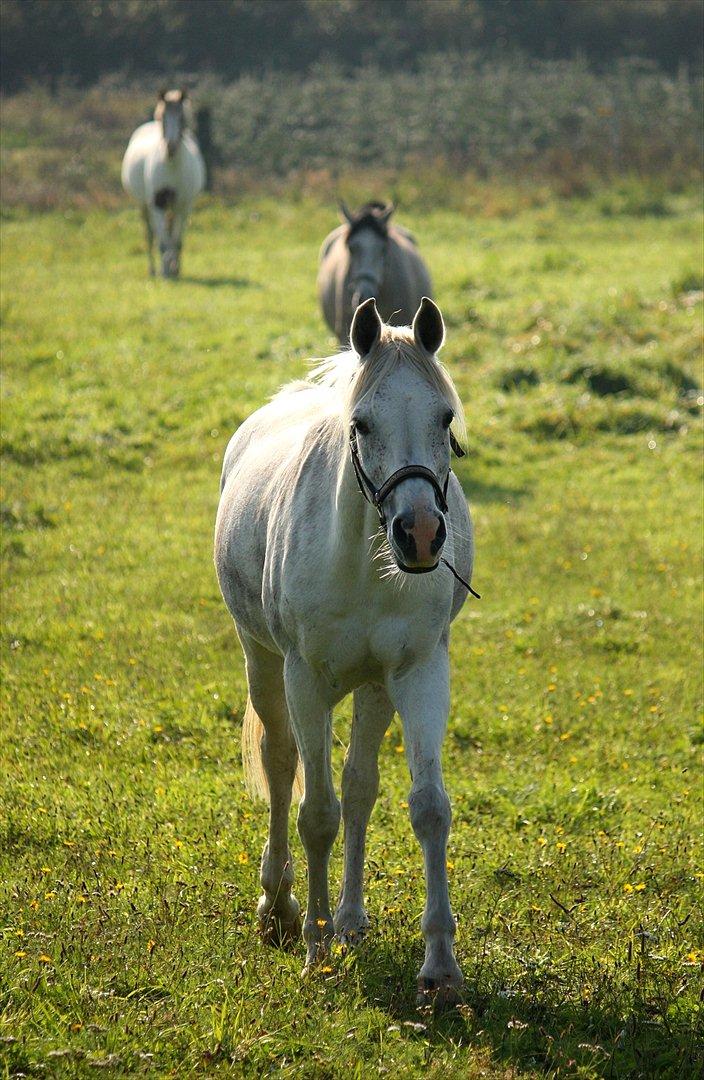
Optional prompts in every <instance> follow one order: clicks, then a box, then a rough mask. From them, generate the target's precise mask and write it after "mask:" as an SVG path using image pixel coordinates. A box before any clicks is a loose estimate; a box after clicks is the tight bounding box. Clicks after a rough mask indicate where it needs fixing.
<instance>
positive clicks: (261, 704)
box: [240, 631, 301, 945]
mask: <svg viewBox="0 0 704 1080" xmlns="http://www.w3.org/2000/svg"><path fill="white" fill-rule="evenodd" d="M240 640H241V642H242V647H243V649H244V653H245V657H246V660H247V682H248V685H249V697H250V701H251V703H252V705H253V707H254V710H255V712H256V713H257V715H258V716H259V718H260V720H261V722H262V724H263V726H264V735H263V737H262V742H261V751H262V764H263V766H264V772H265V773H266V778H267V783H268V785H269V839H268V841H267V843H266V845H265V847H264V851H263V853H262V862H261V883H262V888H263V890H264V893H263V895H262V897H261V898H260V900H259V905H258V907H257V914H258V917H259V927H260V930H261V934H262V937H263V939H264V940H265V941H266V942H267V943H269V944H272V945H286V944H288V943H290V942H292V941H294V940H296V939H297V938H298V937H299V936H300V933H301V920H300V908H299V905H298V901H297V900H296V898H295V897H294V896H293V895H292V893H291V887H292V885H293V861H292V859H291V852H290V850H289V846H288V815H289V810H290V807H291V789H292V786H293V780H294V777H295V775H296V765H297V763H298V751H297V749H296V743H295V740H294V737H293V732H292V730H291V724H290V721H289V715H288V708H287V706H286V695H285V692H284V679H283V660H282V659H281V657H279V656H276V655H274V654H273V653H270V652H269V651H268V650H267V649H264V648H262V646H261V645H259V644H258V642H256V641H254V640H253V639H252V638H251V637H248V636H247V635H246V634H243V633H242V632H241V631H240Z"/></svg>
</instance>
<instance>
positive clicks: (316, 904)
mask: <svg viewBox="0 0 704 1080" xmlns="http://www.w3.org/2000/svg"><path fill="white" fill-rule="evenodd" d="M284 682H285V685H286V700H287V702H288V707H289V712H290V714H291V723H292V724H293V729H294V731H295V733H296V742H297V743H298V749H299V752H300V755H301V760H302V762H303V772H304V777H305V792H304V795H303V801H302V802H301V805H300V809H299V811H298V832H299V833H300V837H301V840H302V841H303V846H304V848H305V851H306V858H307V860H308V907H307V910H306V917H305V922H304V924H303V937H304V938H305V942H306V945H307V950H308V951H307V959H306V968H309V967H310V966H311V965H313V964H315V962H316V961H317V960H320V959H322V958H323V957H324V956H325V955H326V953H327V949H328V946H329V944H330V941H331V939H332V936H333V921H332V914H331V911H330V895H329V891H328V862H329V860H330V851H331V850H332V845H333V843H334V841H335V837H336V836H337V830H338V828H339V827H340V804H339V802H338V800H337V798H336V796H335V791H334V788H333V783H332V769H331V766H330V748H331V741H332V716H331V711H330V702H329V701H328V699H327V697H326V694H325V689H324V686H323V685H322V684H321V683H320V681H319V679H318V678H317V677H316V675H315V674H314V673H313V671H311V669H310V668H309V667H308V665H307V664H306V663H305V662H304V661H303V660H301V658H300V657H298V656H289V657H287V658H286V663H285V666H284Z"/></svg>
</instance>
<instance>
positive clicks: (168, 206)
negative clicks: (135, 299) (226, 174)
mask: <svg viewBox="0 0 704 1080" xmlns="http://www.w3.org/2000/svg"><path fill="white" fill-rule="evenodd" d="M189 113H190V104H189V102H188V94H187V92H186V91H185V90H162V92H161V93H160V94H159V100H158V102H157V106H156V109H155V111H154V119H153V120H150V121H149V123H147V124H142V125H141V127H138V128H137V130H136V131H135V132H134V134H133V135H132V138H131V139H130V141H129V144H128V146H127V150H126V151H125V156H124V158H123V160H122V186H123V187H124V189H125V191H127V192H129V194H130V195H133V196H134V197H135V199H137V200H138V202H140V203H141V205H142V216H143V217H144V223H145V226H146V233H147V257H148V259H149V272H150V273H151V274H153V273H154V260H153V257H152V244H153V240H154V237H155V236H156V240H157V243H158V245H159V251H160V253H161V273H162V275H163V276H164V277H178V274H179V270H180V263H181V244H182V241H183V232H184V229H185V226H186V222H187V220H188V215H189V213H190V211H191V205H192V203H193V200H194V199H195V197H196V195H198V193H199V192H201V191H202V190H203V188H204V187H205V165H204V163H203V158H202V157H201V153H200V150H199V149H198V143H197V142H196V140H195V139H194V137H193V135H192V134H191V132H190V131H189V130H188V126H189V118H190V117H189Z"/></svg>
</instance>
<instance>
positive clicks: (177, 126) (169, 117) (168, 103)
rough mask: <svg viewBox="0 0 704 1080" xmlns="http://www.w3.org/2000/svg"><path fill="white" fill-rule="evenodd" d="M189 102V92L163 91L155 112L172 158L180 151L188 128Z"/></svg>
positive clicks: (155, 117)
mask: <svg viewBox="0 0 704 1080" xmlns="http://www.w3.org/2000/svg"><path fill="white" fill-rule="evenodd" d="M187 102H188V91H187V90H162V91H161V92H160V94H159V100H158V102H157V106H156V109H155V110H154V119H155V120H156V121H158V122H160V123H161V127H162V131H163V133H164V142H165V143H166V151H167V153H168V155H169V157H170V158H171V157H173V156H174V154H175V153H176V151H177V150H178V148H179V145H180V142H181V139H182V138H183V133H184V131H185V130H186V128H187V127H188V115H187V108H188V106H187Z"/></svg>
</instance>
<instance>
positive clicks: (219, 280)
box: [178, 274, 261, 289]
mask: <svg viewBox="0 0 704 1080" xmlns="http://www.w3.org/2000/svg"><path fill="white" fill-rule="evenodd" d="M178 280H179V281H180V282H181V283H182V284H184V285H202V286H204V287H205V288H206V289H223V288H231V289H260V288H261V285H260V284H259V282H258V281H251V280H250V279H249V278H241V277H192V276H189V275H187V274H185V275H184V274H182V275H181V277H180V278H179V279H178Z"/></svg>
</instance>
